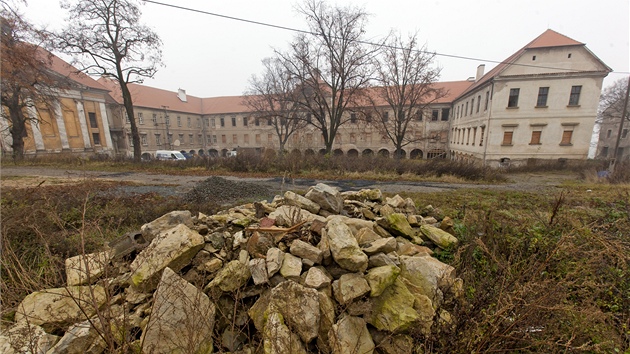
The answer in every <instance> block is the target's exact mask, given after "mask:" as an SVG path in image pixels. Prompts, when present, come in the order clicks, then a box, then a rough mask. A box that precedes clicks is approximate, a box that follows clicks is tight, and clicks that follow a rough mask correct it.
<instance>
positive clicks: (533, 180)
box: [0, 165, 576, 195]
mask: <svg viewBox="0 0 630 354" xmlns="http://www.w3.org/2000/svg"><path fill="white" fill-rule="evenodd" d="M0 177H1V186H2V187H14V188H15V187H17V188H20V187H32V186H37V185H56V184H67V183H77V182H79V181H85V180H104V181H118V182H129V183H133V184H134V185H133V186H129V187H127V190H129V191H133V192H136V193H143V192H144V191H147V190H150V191H155V192H158V193H162V194H165V195H183V194H184V193H186V192H188V191H190V190H191V189H192V188H193V187H195V186H196V185H197V184H198V183H199V182H201V181H203V180H205V179H207V178H208V177H209V176H176V175H167V174H148V173H141V172H102V171H88V170H85V171H84V170H67V169H52V168H46V167H33V166H6V165H5V166H2V167H1V169H0ZM222 177H224V178H226V179H228V180H232V181H240V182H248V183H255V184H260V185H263V186H265V187H267V188H269V189H270V190H271V191H273V192H275V193H282V192H284V191H286V190H306V189H307V188H308V187H309V186H312V185H315V184H317V183H320V182H321V183H326V184H329V185H332V186H335V187H338V188H339V189H340V190H341V191H346V190H359V189H363V188H379V189H381V191H383V192H389V193H401V192H425V193H429V192H443V191H449V190H456V189H462V188H480V189H493V190H522V191H531V192H534V191H537V192H545V191H547V190H549V189H555V188H557V187H559V186H561V185H562V183H564V182H566V181H568V180H572V179H575V178H576V176H574V175H572V174H567V173H527V174H517V175H510V177H509V178H510V181H509V182H507V183H502V184H468V183H466V184H464V183H440V182H410V181H399V182H392V181H387V182H379V181H368V180H341V181H327V180H315V179H306V178H301V179H290V180H284V179H283V178H282V177H274V178H240V177H234V176H222Z"/></svg>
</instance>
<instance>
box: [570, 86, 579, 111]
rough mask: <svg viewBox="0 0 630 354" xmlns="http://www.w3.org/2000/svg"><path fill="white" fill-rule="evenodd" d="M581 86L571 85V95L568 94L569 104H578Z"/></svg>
mask: <svg viewBox="0 0 630 354" xmlns="http://www.w3.org/2000/svg"><path fill="white" fill-rule="evenodd" d="M581 92H582V86H571V95H570V96H569V106H577V105H578V104H580V93H581Z"/></svg>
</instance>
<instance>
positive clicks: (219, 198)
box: [183, 177, 273, 204]
mask: <svg viewBox="0 0 630 354" xmlns="http://www.w3.org/2000/svg"><path fill="white" fill-rule="evenodd" d="M271 196H273V192H272V191H271V190H270V189H269V188H267V187H265V186H261V185H258V184H253V183H247V182H234V181H230V180H227V179H225V178H222V177H210V178H208V179H206V180H204V181H201V182H199V183H198V184H197V185H196V186H195V187H194V188H193V189H192V190H190V191H189V192H188V193H186V194H185V195H184V197H183V199H184V201H186V202H189V203H198V202H207V201H212V202H215V203H217V204H226V203H230V202H234V201H242V200H248V199H256V198H258V199H260V198H262V199H267V198H269V197H271Z"/></svg>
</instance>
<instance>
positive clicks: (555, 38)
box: [525, 29, 584, 49]
mask: <svg viewBox="0 0 630 354" xmlns="http://www.w3.org/2000/svg"><path fill="white" fill-rule="evenodd" d="M569 45H584V43H581V42H578V41H576V40H574V39H571V38H569V37H567V36H565V35H563V34H560V33H558V32H556V31H554V30H552V29H548V30H546V31H545V32H543V33H542V34H541V35H540V36H538V37H536V39H534V40H533V41H531V42H529V44H527V45H526V46H525V48H527V49H530V48H544V47H564V46H569Z"/></svg>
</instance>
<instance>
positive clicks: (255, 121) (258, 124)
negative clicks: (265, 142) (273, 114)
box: [254, 118, 260, 127]
mask: <svg viewBox="0 0 630 354" xmlns="http://www.w3.org/2000/svg"><path fill="white" fill-rule="evenodd" d="M254 125H256V126H257V127H259V126H260V118H256V119H254Z"/></svg>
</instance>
